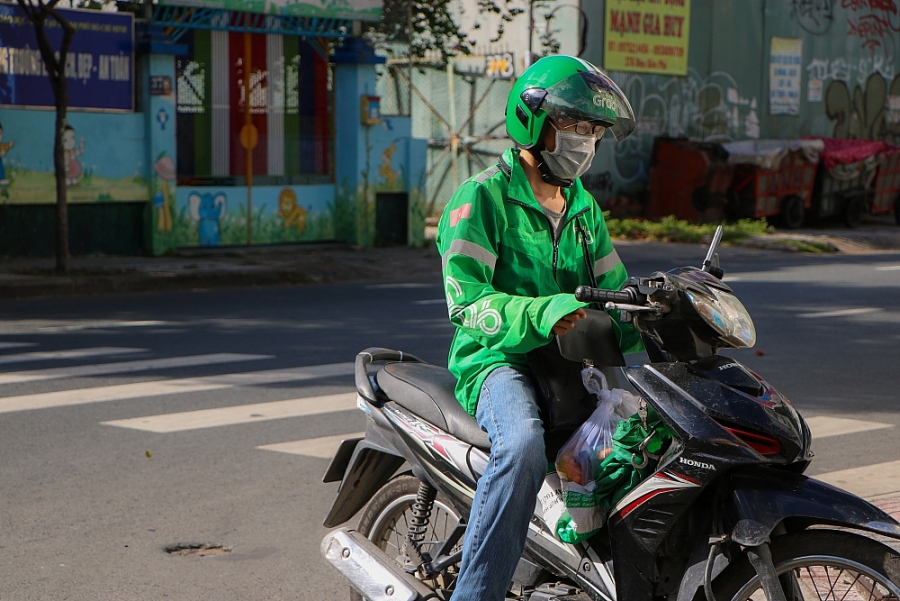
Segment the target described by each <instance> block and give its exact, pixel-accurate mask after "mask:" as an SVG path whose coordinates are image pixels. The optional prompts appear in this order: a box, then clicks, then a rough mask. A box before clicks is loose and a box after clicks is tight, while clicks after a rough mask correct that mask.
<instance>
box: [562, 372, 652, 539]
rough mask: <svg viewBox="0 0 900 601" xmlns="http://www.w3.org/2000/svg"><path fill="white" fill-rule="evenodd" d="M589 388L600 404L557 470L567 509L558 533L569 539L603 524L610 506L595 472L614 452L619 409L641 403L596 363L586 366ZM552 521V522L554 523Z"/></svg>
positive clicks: (565, 449)
mask: <svg viewBox="0 0 900 601" xmlns="http://www.w3.org/2000/svg"><path fill="white" fill-rule="evenodd" d="M581 379H582V382H583V383H584V386H585V388H586V389H587V390H588V391H589V392H591V393H593V394H595V395H596V396H597V399H598V402H597V408H596V409H595V410H594V412H593V413H592V414H591V416H590V417H589V418H588V419H587V421H586V422H584V423H583V424H582V425H581V426H580V427H579V428H578V429H577V430H576V431H575V433H574V434H573V435H572V437H571V438H570V439H569V440H568V441H567V442H566V444H565V445H563V447H562V448H561V449H560V451H559V454H558V455H557V457H556V470H557V473H558V474H559V480H560V485H561V490H562V499H563V503H564V505H565V509H566V511H565V513H563V515H562V516H561V517H560V518H559V519H558V520H557V521H556V527H555V530H556V533H557V535H558V536H559V538H560V539H561V540H563V541H565V542H568V543H576V542H579V541H581V540H584V539H586V538H588V537H589V536H590V535H591V534H593V533H594V531H596V530H597V529H599V528H600V527H601V526H603V522H604V520H605V519H606V512H607V510H608V507H601V506H600V505H599V503H598V500H597V498H596V495H595V494H594V491H595V489H596V482H595V480H594V472H595V470H596V469H597V468H598V467H599V466H600V464H601V463H602V462H603V460H604V459H606V458H607V457H608V456H609V455H610V453H612V435H613V432H615V430H616V426H617V424H618V423H619V422H620V421H621V420H622V417H621V416H619V415H618V414H617V413H616V409H617V408H618V407H619V406H620V405H621V404H622V403H624V402H627V403H628V404H629V405H631V404H633V405H634V406H635V407H636V406H637V403H638V399H637V397H635V396H634V395H632V394H631V393H630V392H628V391H627V390H621V389H615V390H610V389H609V387H608V386H607V382H606V377H605V376H604V375H603V373H602V372H601V371H600V370H599V369H597V368H594V367H588V368H585V369H583V370H582V372H581ZM551 525H552V523H551Z"/></svg>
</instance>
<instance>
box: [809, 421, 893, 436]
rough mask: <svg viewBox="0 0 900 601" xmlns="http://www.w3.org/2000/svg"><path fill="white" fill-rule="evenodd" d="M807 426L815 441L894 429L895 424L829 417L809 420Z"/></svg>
mask: <svg viewBox="0 0 900 601" xmlns="http://www.w3.org/2000/svg"><path fill="white" fill-rule="evenodd" d="M806 424H807V425H808V426H809V429H810V431H811V432H812V435H813V440H819V439H821V438H828V437H829V436H841V435H844V434H856V433H857V432H868V431H869V430H882V429H884V428H893V427H894V424H885V423H879V422H867V421H864V420H860V419H846V418H843V417H827V416H817V417H810V418H807V420H806Z"/></svg>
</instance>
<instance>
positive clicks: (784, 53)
mask: <svg viewBox="0 0 900 601" xmlns="http://www.w3.org/2000/svg"><path fill="white" fill-rule="evenodd" d="M769 56H770V58H769V114H770V115H799V114H800V69H801V65H802V63H803V40H802V39H800V38H796V39H794V38H777V37H773V38H772V47H771V51H770V53H769ZM813 94H814V92H813Z"/></svg>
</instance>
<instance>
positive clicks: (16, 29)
mask: <svg viewBox="0 0 900 601" xmlns="http://www.w3.org/2000/svg"><path fill="white" fill-rule="evenodd" d="M58 10H59V12H60V13H61V14H62V15H63V17H65V18H66V19H67V20H68V21H69V23H71V24H72V26H73V27H74V28H75V31H76V33H75V35H74V36H73V37H72V45H71V46H70V47H69V52H68V55H67V57H66V76H67V79H68V94H69V108H70V109H97V110H118V111H132V110H134V77H133V75H134V17H133V15H131V14H129V13H110V12H103V11H96V10H66V9H58ZM50 21H51V23H52V25H49V24H48V26H47V30H46V31H47V34H48V37H49V38H50V43H51V44H52V45H53V47H54V48H59V46H60V44H61V41H62V29H61V28H59V27H58V26H56V22H55V21H52V20H50ZM55 104H56V102H55V100H54V96H53V90H52V89H51V87H50V80H49V78H48V77H47V71H46V69H45V67H44V61H43V59H42V58H41V53H40V50H38V44H37V37H36V36H35V32H34V27H33V26H32V25H31V22H30V21H29V20H28V18H27V17H26V15H25V13H24V12H23V11H22V9H21V8H19V7H18V6H17V5H14V4H0V105H6V106H27V107H53V106H55Z"/></svg>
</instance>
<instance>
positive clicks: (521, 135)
mask: <svg viewBox="0 0 900 601" xmlns="http://www.w3.org/2000/svg"><path fill="white" fill-rule="evenodd" d="M548 116H549V117H551V118H554V119H556V118H558V117H570V118H574V119H576V120H578V121H595V122H600V123H602V124H603V125H606V126H607V128H608V129H609V130H610V131H612V133H613V135H615V137H616V140H622V139H624V138H626V137H628V136H629V135H630V134H631V132H633V131H634V111H632V110H631V105H630V104H629V103H628V99H627V98H625V94H623V93H622V90H620V89H619V86H617V85H616V84H615V82H614V81H613V80H611V79H610V78H609V77H607V76H606V74H605V73H603V72H602V71H601V70H600V69H598V68H597V67H595V66H594V65H592V64H591V63H589V62H587V61H585V60H582V59H580V58H575V57H573V56H545V57H544V58H541V59H539V60H538V61H537V62H535V63H534V64H533V65H531V66H530V67H528V69H526V70H525V72H524V73H523V74H522V76H521V77H519V79H517V80H516V83H515V84H513V87H512V90H510V92H509V98H508V99H507V101H506V133H508V134H509V137H511V138H512V139H513V141H514V142H515V143H516V145H517V146H519V147H520V148H525V149H531V148H534V147H535V146H537V145H538V144H539V142H540V140H541V133H542V132H543V130H544V125H545V123H546V122H547V117H548Z"/></svg>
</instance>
